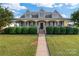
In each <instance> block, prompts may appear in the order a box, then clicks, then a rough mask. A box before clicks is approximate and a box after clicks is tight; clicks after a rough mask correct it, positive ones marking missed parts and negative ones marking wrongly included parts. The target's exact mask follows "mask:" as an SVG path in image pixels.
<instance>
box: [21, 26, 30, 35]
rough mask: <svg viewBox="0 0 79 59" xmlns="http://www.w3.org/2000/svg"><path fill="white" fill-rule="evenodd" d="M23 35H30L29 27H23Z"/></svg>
mask: <svg viewBox="0 0 79 59" xmlns="http://www.w3.org/2000/svg"><path fill="white" fill-rule="evenodd" d="M21 33H22V34H29V28H28V27H22V29H21Z"/></svg>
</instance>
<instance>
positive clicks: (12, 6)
mask: <svg viewBox="0 0 79 59" xmlns="http://www.w3.org/2000/svg"><path fill="white" fill-rule="evenodd" d="M2 6H3V7H4V8H9V9H10V10H21V9H27V8H26V7H25V6H21V5H20V3H4V4H2Z"/></svg>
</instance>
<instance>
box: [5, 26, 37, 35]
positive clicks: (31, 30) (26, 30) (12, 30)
mask: <svg viewBox="0 0 79 59" xmlns="http://www.w3.org/2000/svg"><path fill="white" fill-rule="evenodd" d="M4 34H37V28H36V27H9V28H6V29H4Z"/></svg>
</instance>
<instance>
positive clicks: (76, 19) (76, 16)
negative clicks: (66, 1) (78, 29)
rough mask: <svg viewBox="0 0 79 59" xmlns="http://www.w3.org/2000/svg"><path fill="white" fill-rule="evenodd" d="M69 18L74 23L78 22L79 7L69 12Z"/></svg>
mask: <svg viewBox="0 0 79 59" xmlns="http://www.w3.org/2000/svg"><path fill="white" fill-rule="evenodd" d="M71 19H72V20H73V21H74V23H75V22H76V23H79V9H78V10H77V11H75V12H73V13H72V14H71Z"/></svg>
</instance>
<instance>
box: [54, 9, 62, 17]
mask: <svg viewBox="0 0 79 59" xmlns="http://www.w3.org/2000/svg"><path fill="white" fill-rule="evenodd" d="M53 14H56V15H58V16H59V17H60V18H63V17H62V16H61V14H60V13H59V12H58V11H57V10H54V12H53Z"/></svg>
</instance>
